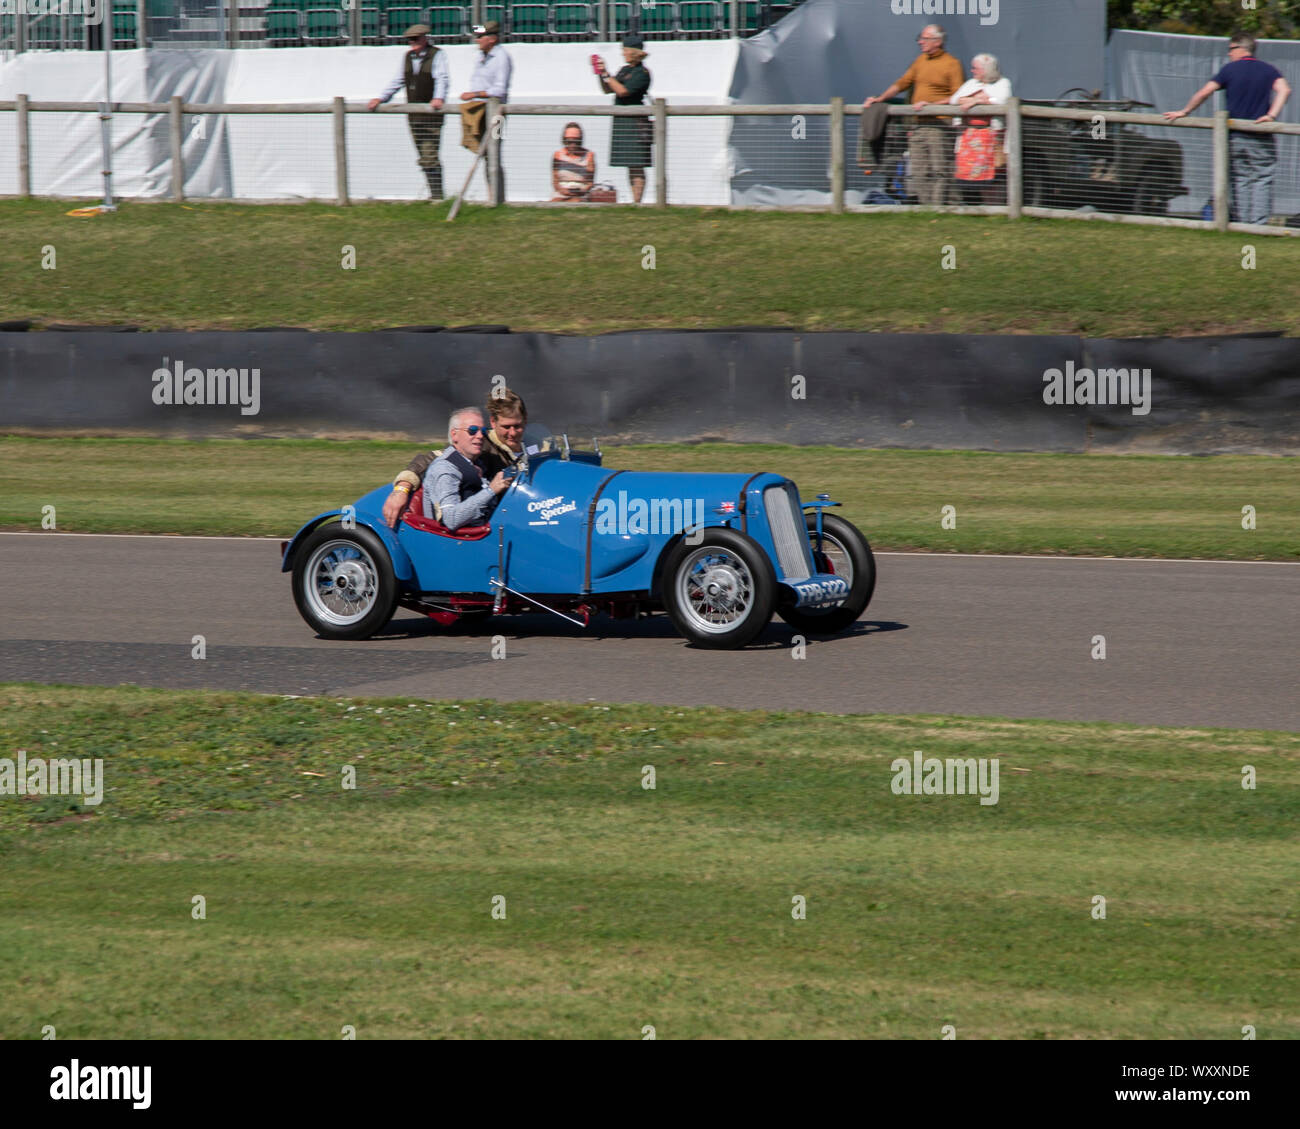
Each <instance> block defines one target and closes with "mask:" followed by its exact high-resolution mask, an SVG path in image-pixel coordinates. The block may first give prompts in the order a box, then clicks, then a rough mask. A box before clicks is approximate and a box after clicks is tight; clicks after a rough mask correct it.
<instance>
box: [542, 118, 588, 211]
mask: <svg viewBox="0 0 1300 1129" xmlns="http://www.w3.org/2000/svg"><path fill="white" fill-rule="evenodd" d="M595 182H596V154H595V153H593V152H592V151H591V150H590V149H584V148H583V147H582V126H580V125H579V124H578V123H577V122H569V124H568V125H566V126H565V127H564V147H563V148H562V149H557V150H556V151H555V153H554V154H553V155H552V156H551V185H552V187H553V188H554V189H555V195H554V196H553V197H552V198H551V202H552V203H561V202H562V201H565V200H584V199H586V196H587V193H588V192H590V191H591V186H592V185H593V184H594V183H595Z"/></svg>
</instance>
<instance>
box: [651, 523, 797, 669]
mask: <svg viewBox="0 0 1300 1129" xmlns="http://www.w3.org/2000/svg"><path fill="white" fill-rule="evenodd" d="M703 537H704V540H703V541H702V542H700V543H699V544H696V545H692V544H689V543H688V542H686V541H683V542H681V543H680V544H679V545H677V547H676V548H674V549H673V550H672V551H671V555H670V556H669V558H668V560H667V561H666V562H665V564H664V570H663V600H664V608H665V610H666V611H667V612H668V615H669V617H670V618H671V619H672V621H673V623H674V625H675V626H676V627H677V630H678V631H680V632H681V633H682V634H683V635H684V636H685V637H686V638H687V639H689V640H690V641H691V642H692V643H694V644H696V646H699V647H710V648H718V649H722V648H735V647H743V646H745V645H746V644H747V643H750V642H751V641H752V640H753V639H754V638H755V637H756V636H757V635H758V634H759V633H760V632H761V631H762V630H763V628H765V627H766V626H767V625H768V623H769V622H770V621H771V619H772V608H773V606H774V605H775V603H776V573H775V571H774V570H773V568H772V562H771V561H770V560H768V557H767V554H766V553H765V552H764V551H763V549H762V547H761V546H760V545H759V544H758V543H757V542H756V541H754V539H753V538H751V537H748V536H746V535H745V534H744V533H738V532H737V531H736V530H734V529H722V528H715V529H706V530H704V533H703Z"/></svg>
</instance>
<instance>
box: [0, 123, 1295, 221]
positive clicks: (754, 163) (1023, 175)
mask: <svg viewBox="0 0 1300 1129" xmlns="http://www.w3.org/2000/svg"><path fill="white" fill-rule="evenodd" d="M26 105H27V107H28V109H27V113H26V116H25V121H26V128H25V131H24V129H23V128H21V126H20V117H19V114H18V103H17V102H5V103H0V192H2V193H5V194H15V193H17V194H22V193H24V192H28V193H30V194H34V195H51V196H68V197H97V196H99V195H100V194H101V193H102V191H103V176H102V170H103V168H104V153H103V146H102V135H101V126H100V120H99V109H100V108H99V106H98V105H96V104H93V103H61V102H57V103H42V102H30V103H26ZM488 112H489V113H496V114H499V115H500V117H499V129H498V131H497V136H495V137H491V136H485V137H484V138H483V139H482V140H481V141H475V140H474V139H473V138H472V136H471V133H470V132H469V131H468V127H467V125H466V123H465V121H464V120H463V119H462V116H461V113H460V112H459V110H458V109H457V108H455V107H454V106H452V107H448V110H447V112H446V113H444V114H441V115H439V114H432V113H430V112H428V111H427V109H426V108H425V107H423V106H417V107H405V106H400V105H397V106H386V107H384V108H382V109H381V110H379V111H378V112H375V113H369V112H367V111H366V105H365V103H361V102H353V103H350V104H345V103H343V102H342V100H340V99H336V100H335V101H334V102H332V103H305V104H296V105H295V104H283V103H274V104H260V105H206V104H183V105H182V104H181V103H180V102H179V100H177V99H173V101H172V102H171V103H160V104H156V103H119V104H117V105H116V106H115V107H114V110H113V113H112V115H111V118H110V126H111V137H112V164H113V170H114V176H113V188H114V192H115V193H116V194H117V195H118V196H122V197H127V198H130V197H139V198H148V197H166V196H175V195H176V194H177V193H176V185H177V172H178V171H179V173H180V178H179V183H180V185H181V189H182V194H183V195H185V196H191V197H195V198H213V199H220V198H226V199H242V200H289V201H291V200H342V201H343V202H347V201H348V200H353V199H355V200H367V199H375V200H382V199H391V200H418V199H428V198H430V197H431V196H432V197H435V198H440V197H450V196H456V195H461V194H462V192H463V193H464V198H465V199H466V200H469V201H473V202H492V203H498V202H501V201H500V200H499V199H497V198H495V197H494V196H493V194H492V193H491V192H490V190H489V183H488V178H487V175H486V166H487V164H488V163H489V160H490V159H492V158H490V157H489V153H490V152H492V151H495V154H496V158H495V159H497V160H498V161H499V165H500V169H501V171H502V175H503V178H504V182H505V187H504V198H503V199H504V200H505V201H508V202H509V203H512V204H543V203H554V204H561V203H573V204H594V203H622V204H627V203H632V202H640V203H643V204H654V205H660V204H672V205H708V206H732V207H780V208H818V209H823V210H825V209H829V210H835V211H838V210H844V209H852V210H871V209H876V208H882V207H884V208H897V207H907V206H917V205H920V206H928V207H937V208H946V209H953V208H977V209H979V210H981V211H992V212H1004V213H1008V214H1011V215H1012V216H1018V215H1019V214H1021V209H1022V207H1023V208H1024V209H1028V210H1029V212H1030V213H1031V214H1039V213H1040V212H1045V213H1049V214H1097V215H1103V216H1107V217H1119V218H1123V219H1127V220H1142V221H1146V222H1164V223H1168V222H1183V223H1189V222H1190V223H1205V224H1207V225H1214V226H1219V227H1223V226H1225V225H1226V224H1227V223H1228V222H1229V221H1230V220H1231V221H1233V222H1238V223H1254V224H1263V223H1271V224H1273V225H1274V226H1279V227H1280V226H1281V225H1282V224H1284V223H1285V222H1286V217H1287V216H1289V215H1292V214H1294V213H1296V212H1300V126H1291V125H1276V124H1274V125H1265V126H1255V125H1252V124H1250V123H1242V122H1233V123H1231V124H1230V123H1229V122H1228V119H1227V117H1226V115H1224V114H1222V113H1220V114H1218V115H1216V116H1215V117H1214V118H1208V117H1206V118H1197V119H1183V121H1181V122H1180V123H1179V124H1178V125H1172V124H1170V123H1168V122H1166V121H1165V120H1164V119H1163V118H1161V117H1159V116H1157V115H1153V114H1138V113H1131V112H1126V111H1121V110H1115V109H1108V108H1105V107H1095V106H1094V107H1090V108H1088V109H1087V110H1081V109H1078V108H1069V107H1062V106H1047V105H1025V106H1023V107H1022V106H1021V105H1020V104H1019V103H1018V102H1015V101H1014V100H1013V101H1012V102H1011V103H1008V104H1007V105H1006V106H1000V107H980V108H977V109H972V110H970V111H961V110H957V109H955V108H948V107H944V108H937V107H935V108H929V109H926V110H923V111H921V112H919V113H918V112H916V111H914V110H911V109H910V108H908V107H901V106H890V107H888V112H887V114H885V115H883V116H872V115H866V114H864V113H863V111H862V108H861V107H858V106H844V105H843V103H842V102H839V101H838V100H836V101H834V102H832V103H830V104H829V105H787V106H711V105H710V106H689V105H683V106H670V105H667V104H666V103H664V102H662V101H656V103H655V104H654V105H652V106H645V107H610V106H607V105H590V104H588V105H527V104H515V105H505V106H499V105H496V104H495V103H494V104H492V105H491V106H490V107H489V111H488ZM480 128H481V127H480ZM24 132H25V135H26V147H25V150H24V146H23V144H22V141H23V134H24ZM489 132H490V131H489ZM566 133H569V134H570V135H571V136H572V140H573V144H572V145H570V144H568V143H566V140H565V134H566ZM24 151H25V152H26V155H27V157H26V159H27V166H26V167H27V169H28V176H27V180H26V182H24V180H23V175H22V158H21V156H20V154H21V153H23V152H24ZM177 154H179V165H178V164H177V161H176V155H177ZM476 163H477V169H475V166H476ZM1261 167H1265V168H1266V172H1267V174H1268V175H1265V176H1263V177H1261V175H1260V169H1261ZM472 169H473V170H475V171H474V175H473V176H470V173H471V170H472ZM1247 174H1249V176H1247ZM1238 182H1239V183H1238ZM1234 185H1235V187H1234ZM1292 230H1296V229H1292Z"/></svg>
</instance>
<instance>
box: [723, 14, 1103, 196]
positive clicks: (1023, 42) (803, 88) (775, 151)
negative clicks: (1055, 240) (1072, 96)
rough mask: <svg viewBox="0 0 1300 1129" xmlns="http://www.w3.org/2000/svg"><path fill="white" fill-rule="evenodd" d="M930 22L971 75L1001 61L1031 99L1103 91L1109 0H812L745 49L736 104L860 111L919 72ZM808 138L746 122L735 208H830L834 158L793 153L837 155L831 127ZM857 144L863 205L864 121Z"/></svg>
mask: <svg viewBox="0 0 1300 1129" xmlns="http://www.w3.org/2000/svg"><path fill="white" fill-rule="evenodd" d="M959 10H960V11H961V12H964V14H959ZM930 13H937V14H930ZM928 23H939V24H942V25H943V27H944V29H945V30H946V31H947V33H948V40H947V48H948V50H949V51H950V52H951V53H952V54H954V55H956V56H957V58H958V59H960V60H961V63H962V66H963V67H964V68H965V73H966V76H967V77H969V76H970V60H971V58H972V57H973V56H975V55H978V54H981V53H985V52H987V53H988V54H991V55H996V56H997V58H998V61H999V62H1000V64H1001V67H1002V73H1003V74H1004V75H1005V76H1006V77H1007V78H1009V79H1010V80H1011V83H1012V89H1013V90H1014V92H1015V93H1016V94H1017V95H1018V96H1020V97H1022V98H1055V97H1057V96H1058V95H1060V94H1061V93H1063V92H1064V91H1065V90H1067V89H1069V88H1070V87H1075V86H1079V87H1084V88H1086V89H1088V90H1095V89H1099V88H1100V87H1101V85H1102V82H1103V78H1104V72H1105V58H1104V56H1105V50H1106V2H1105V0H807V3H805V4H803V5H802V6H800V7H799V8H797V9H796V10H795V11H794V12H792V13H791V14H790V15H788V16H786V17H785V18H784V19H782V20H781V21H780V22H779V23H777V24H776V25H775V26H774V27H773V28H771V29H770V30H769V31H766V32H764V33H763V34H762V35H757V36H755V37H754V38H753V39H746V40H743V41H742V42H741V44H740V57H739V59H738V60H737V63H736V71H735V77H734V79H733V80H732V86H731V100H732V101H733V102H738V103H741V104H745V105H758V104H763V103H768V104H773V103H775V104H786V103H800V102H819V103H826V102H829V101H830V100H831V98H832V97H835V96H836V95H838V96H840V97H842V98H843V99H844V101H845V104H846V105H854V104H858V105H860V104H861V103H862V99H863V98H865V97H866V96H867V95H869V94H879V93H880V92H881V91H882V90H884V89H885V87H887V86H888V85H889V84H890V83H891V82H893V81H894V80H895V79H896V78H898V77H899V75H901V74H902V73H903V72H904V71H905V70H906V69H907V67H908V65H909V64H910V63H911V62H912V60H913V59H915V58H916V56H917V55H918V54H919V53H920V48H919V47H918V46H917V42H916V37H917V35H918V34H919V33H920V30H921V28H922V27H924V26H925V25H926V24H928ZM806 128H807V136H806V138H796V137H793V136H792V130H791V125H790V123H789V122H788V121H786V120H784V119H782V120H781V121H778V122H774V121H773V120H771V119H766V118H737V119H736V120H735V124H734V127H733V130H732V139H731V150H732V153H731V155H732V162H733V163H732V169H733V177H732V202H733V203H734V204H750V205H778V204H821V205H825V204H827V203H829V201H830V182H829V174H828V160H819V161H809V160H807V159H806V157H805V155H804V154H803V153H801V152H796V151H795V150H794V149H793V148H792V147H793V146H799V145H802V146H818V147H820V149H821V150H822V151H823V152H824V153H825V154H827V156H829V143H828V140H827V136H828V122H827V119H825V118H811V119H809V120H808V122H807V127H806ZM846 135H847V139H846V153H848V154H849V158H850V159H849V160H848V161H847V162H846V165H847V167H846V173H847V180H846V185H845V199H846V201H847V202H848V203H850V204H857V203H862V202H863V195H864V193H865V192H866V191H867V182H866V180H865V178H863V177H861V176H860V175H859V174H858V171H857V168H856V165H855V164H854V162H853V160H852V154H853V152H854V146H855V144H856V140H857V136H858V120H857V118H856V117H854V118H850V119H849V121H848V122H847V125H846Z"/></svg>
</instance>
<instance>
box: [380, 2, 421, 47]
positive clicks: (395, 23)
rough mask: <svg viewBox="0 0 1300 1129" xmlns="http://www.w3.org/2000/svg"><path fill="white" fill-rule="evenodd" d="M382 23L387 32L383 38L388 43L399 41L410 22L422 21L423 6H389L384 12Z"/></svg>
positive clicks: (419, 22)
mask: <svg viewBox="0 0 1300 1129" xmlns="http://www.w3.org/2000/svg"><path fill="white" fill-rule="evenodd" d="M384 23H385V26H386V27H387V29H388V33H387V34H386V35H385V36H384V39H385V40H387V41H388V42H389V43H401V42H402V37H403V36H404V35H405V34H406V29H407V28H408V27H410V26H411V25H412V24H422V23H424V9H423V8H402V7H393V8H389V9H388V11H387V12H385V13H384Z"/></svg>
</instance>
